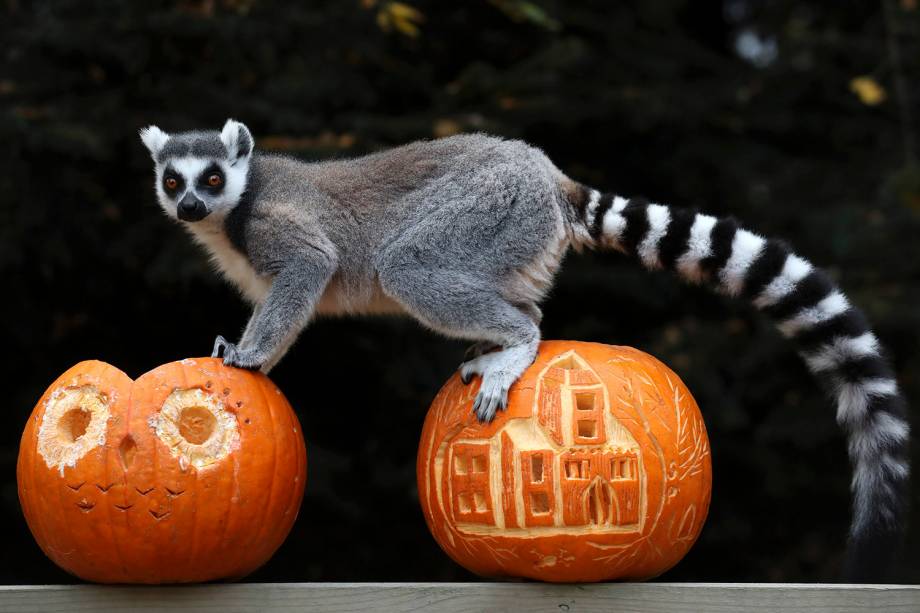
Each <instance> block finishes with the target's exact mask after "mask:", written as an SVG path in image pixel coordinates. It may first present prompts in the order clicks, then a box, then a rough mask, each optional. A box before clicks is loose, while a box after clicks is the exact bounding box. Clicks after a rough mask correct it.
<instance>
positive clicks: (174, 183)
mask: <svg viewBox="0 0 920 613" xmlns="http://www.w3.org/2000/svg"><path fill="white" fill-rule="evenodd" d="M141 140H142V141H143V143H144V145H146V147H147V149H149V150H150V155H151V156H152V157H153V161H154V164H155V172H156V185H155V188H156V192H157V199H158V200H159V202H160V206H162V207H163V210H165V211H166V213H167V214H168V215H170V216H172V217H175V218H176V219H179V220H181V221H185V222H198V221H201V220H203V219H204V218H206V217H208V216H209V215H211V214H212V213H215V214H216V215H215V217H216V218H222V217H223V216H224V215H226V213H228V212H229V211H230V210H231V209H233V207H235V206H236V205H237V204H238V203H239V201H240V197H241V196H242V195H243V192H244V191H245V190H246V176H247V173H248V171H249V160H250V158H251V157H252V147H253V140H252V134H250V132H249V129H248V128H247V127H246V126H244V125H243V124H241V123H239V122H238V121H233V120H232V119H228V120H227V123H226V124H224V127H223V129H222V130H221V131H220V132H218V131H216V130H215V131H212V132H182V133H179V134H167V133H166V132H163V131H162V130H161V129H159V128H158V127H156V126H149V127H147V128H144V129H143V130H141Z"/></svg>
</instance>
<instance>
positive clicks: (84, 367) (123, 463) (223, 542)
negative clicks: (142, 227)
mask: <svg viewBox="0 0 920 613" xmlns="http://www.w3.org/2000/svg"><path fill="white" fill-rule="evenodd" d="M17 478H18V482H19V500H20V502H21V504H22V509H23V512H24V514H25V517H26V521H27V522H28V524H29V528H30V529H31V530H32V534H33V535H34V536H35V539H36V541H38V544H39V546H41V548H42V550H43V551H44V552H45V553H46V554H47V555H48V557H49V558H51V559H52V560H53V561H54V562H56V563H57V564H58V565H59V566H60V567H61V568H63V569H64V570H66V571H68V572H70V573H73V574H74V575H77V576H78V577H81V578H83V579H86V580H89V581H98V582H104V583H172V582H193V581H208V580H213V579H221V578H237V577H241V576H243V575H246V574H247V573H250V572H251V571H253V570H255V569H256V568H257V567H259V566H260V565H262V564H263V563H264V562H266V561H267V560H268V559H269V558H270V557H271V556H272V554H273V553H274V552H275V550H276V549H277V548H278V547H279V546H280V545H281V543H282V542H283V541H284V539H285V537H286V536H287V534H288V532H289V531H290V529H291V526H292V525H293V523H294V519H295V517H296V515H297V510H298V508H299V506H300V501H301V498H302V497H303V490H304V483H305V479H306V449H305V448H304V442H303V436H302V434H301V432H300V425H299V423H298V421H297V416H296V415H295V414H294V412H293V411H292V410H291V406H290V405H289V404H288V402H287V400H286V399H285V397H284V396H283V395H282V394H281V391H280V390H279V389H278V388H277V387H275V385H274V384H273V383H272V382H271V381H269V380H268V378H266V377H265V376H264V375H262V374H259V373H254V372H250V371H246V370H240V369H236V368H227V367H225V366H223V365H222V364H221V361H220V360H217V359H211V358H202V359H189V360H182V361H181V362H173V363H171V364H164V365H163V366H160V367H159V368H157V369H155V370H153V371H151V372H148V373H147V374H145V375H143V376H142V377H140V378H139V379H137V381H132V380H131V379H130V378H129V377H128V376H127V375H126V374H124V373H123V372H122V371H120V370H118V369H117V368H115V367H113V366H110V365H108V364H105V363H102V362H96V361H88V362H81V363H79V364H77V365H76V366H74V367H73V368H71V369H70V370H68V371H67V372H65V373H64V374H63V375H61V376H60V377H59V378H58V380H57V381H55V382H54V383H53V384H52V385H51V387H49V388H48V390H47V391H46V392H45V394H44V396H42V398H41V400H39V402H38V404H37V405H36V407H35V409H34V411H33V412H32V416H31V417H30V418H29V422H28V424H27V425H26V429H25V432H24V433H23V435H22V443H21V445H20V449H19V463H18V466H17Z"/></svg>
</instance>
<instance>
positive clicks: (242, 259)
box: [192, 226, 405, 316]
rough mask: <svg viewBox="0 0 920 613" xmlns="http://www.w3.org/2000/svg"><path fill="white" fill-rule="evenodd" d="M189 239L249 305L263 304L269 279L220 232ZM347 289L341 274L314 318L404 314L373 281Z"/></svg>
mask: <svg viewBox="0 0 920 613" xmlns="http://www.w3.org/2000/svg"><path fill="white" fill-rule="evenodd" d="M192 235H193V236H194V238H195V240H197V241H198V242H199V243H200V244H201V245H203V246H204V247H205V248H206V249H207V250H208V253H209V254H210V256H211V260H212V261H213V262H214V264H215V265H216V266H217V267H218V268H219V269H220V271H221V272H222V273H223V275H224V277H226V278H227V279H228V280H229V281H231V282H232V283H233V284H234V285H236V287H237V288H238V289H239V290H240V292H241V293H242V294H243V296H244V297H245V298H246V300H248V301H249V302H250V303H252V304H259V303H261V302H262V301H264V300H265V297H266V296H267V295H268V292H269V290H270V289H271V283H272V275H267V274H260V273H259V272H258V271H257V270H256V268H255V267H254V266H253V264H252V262H251V260H250V259H249V257H248V256H247V255H246V254H245V253H243V252H242V251H240V250H239V249H238V248H237V247H236V246H235V245H234V244H233V241H231V240H230V238H229V237H228V236H227V233H226V232H225V231H224V229H222V228H221V229H218V228H207V229H202V228H200V227H197V226H195V227H193V231H192ZM350 285H352V283H345V282H344V279H343V277H342V275H341V274H337V275H335V276H334V277H333V278H332V279H331V280H330V281H329V284H328V285H327V286H326V289H325V291H324V292H323V294H322V296H321V297H320V299H319V301H318V302H317V304H316V314H317V315H327V316H334V315H357V314H364V315H387V314H403V313H404V312H405V310H404V309H403V307H402V306H401V305H400V304H399V303H397V302H396V301H395V300H393V299H391V298H390V297H389V296H387V295H386V294H385V293H384V292H383V290H382V289H381V288H380V285H379V283H377V282H376V280H375V279H372V278H370V279H366V280H365V282H364V283H362V285H364V286H365V288H364V291H361V292H358V293H357V295H356V294H355V292H353V291H348V290H346V289H345V288H346V287H347V286H350Z"/></svg>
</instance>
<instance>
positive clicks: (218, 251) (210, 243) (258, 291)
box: [191, 226, 272, 304]
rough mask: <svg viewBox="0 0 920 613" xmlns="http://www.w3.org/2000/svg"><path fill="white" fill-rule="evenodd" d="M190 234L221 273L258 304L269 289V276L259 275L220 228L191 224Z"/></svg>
mask: <svg viewBox="0 0 920 613" xmlns="http://www.w3.org/2000/svg"><path fill="white" fill-rule="evenodd" d="M191 228H192V236H193V237H194V238H195V240H196V241H198V242H199V243H200V244H201V245H203V246H204V247H205V248H206V249H207V250H208V253H209V254H210V256H211V260H212V262H214V264H216V265H217V267H218V268H219V269H220V271H221V272H222V273H223V275H224V276H225V277H226V278H227V279H228V280H229V281H231V282H232V283H233V284H234V285H236V287H237V288H239V290H240V292H241V293H242V294H243V296H244V297H245V298H246V300H248V301H249V302H251V303H253V304H259V303H261V302H262V301H263V300H265V297H266V296H267V295H268V291H269V289H271V281H272V280H271V276H269V275H261V274H259V273H258V272H257V271H256V269H255V268H254V267H253V265H252V262H250V261H249V258H248V257H247V256H246V255H244V254H243V253H241V252H240V251H239V250H237V249H236V248H235V247H234V246H233V244H232V243H231V242H230V239H229V238H228V237H227V234H226V233H225V232H224V231H223V229H221V228H200V227H198V226H191Z"/></svg>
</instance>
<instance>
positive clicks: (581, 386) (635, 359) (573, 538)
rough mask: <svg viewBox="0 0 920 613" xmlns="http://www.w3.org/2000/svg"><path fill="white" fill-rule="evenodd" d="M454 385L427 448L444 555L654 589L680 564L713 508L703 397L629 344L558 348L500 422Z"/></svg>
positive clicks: (425, 436) (438, 409) (425, 435)
mask: <svg viewBox="0 0 920 613" xmlns="http://www.w3.org/2000/svg"><path fill="white" fill-rule="evenodd" d="M478 387H479V386H478V385H477V384H476V383H475V382H474V383H471V384H470V385H464V384H463V383H462V382H461V381H460V379H459V375H455V376H454V377H452V378H451V379H450V380H449V381H448V382H447V383H446V384H445V385H444V387H443V388H442V389H441V391H440V392H439V393H438V395H437V397H436V398H435V400H434V402H433V404H432V407H431V410H430V411H429V413H428V416H427V418H426V420H425V425H424V428H423V431H422V437H421V444H420V446H419V455H418V464H417V475H418V488H419V499H420V500H421V504H422V510H423V512H424V515H425V519H426V521H427V523H428V527H429V529H430V530H431V532H432V534H433V535H434V537H435V539H436V540H437V542H438V544H439V545H440V546H441V548H442V549H444V551H445V552H447V553H448V555H450V556H451V557H452V558H453V559H454V560H455V561H456V562H457V563H459V564H461V565H462V566H464V567H466V568H467V569H469V570H470V571H472V572H474V573H477V574H479V575H483V576H486V577H524V578H530V579H537V580H541V581H553V582H587V581H608V580H613V579H646V578H650V577H654V576H657V575H659V574H661V573H663V572H664V571H666V570H667V569H669V568H670V567H671V566H673V565H674V564H676V563H677V562H678V561H679V560H680V559H681V558H682V557H683V556H684V554H686V553H687V551H688V550H689V549H690V547H691V546H692V545H693V543H694V542H695V540H696V538H697V536H698V535H699V533H700V530H701V529H702V526H703V523H704V521H705V519H706V513H707V511H708V510H709V499H710V492H711V485H712V473H711V457H710V449H709V440H708V438H707V436H706V429H705V426H704V425H703V420H702V417H701V415H700V412H699V408H698V407H697V405H696V403H695V402H694V400H693V397H692V396H691V395H690V392H689V391H688V390H687V388H686V387H685V386H684V384H683V383H682V382H681V381H680V379H679V378H678V377H677V375H675V374H674V373H673V372H672V371H671V370H670V369H668V368H667V367H666V366H665V365H664V364H662V363H661V362H659V361H658V360H656V359H655V358H653V357H652V356H650V355H648V354H646V353H643V352H641V351H638V350H636V349H632V348H629V347H614V346H609V345H601V344H597V343H582V342H572V341H544V342H543V343H541V345H540V350H539V353H538V355H537V359H536V361H535V362H534V364H533V365H532V366H531V367H530V368H529V369H528V370H527V371H526V372H525V373H524V375H523V376H522V377H521V379H520V380H519V381H518V382H517V383H515V384H514V386H512V388H511V392H510V395H509V403H508V408H507V409H506V410H505V411H499V413H498V415H497V416H496V417H495V420H494V421H493V422H492V423H491V424H482V425H480V424H479V423H478V422H477V421H476V418H475V415H474V414H473V413H472V412H471V407H472V401H473V398H474V397H475V395H476V392H477V389H478Z"/></svg>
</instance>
